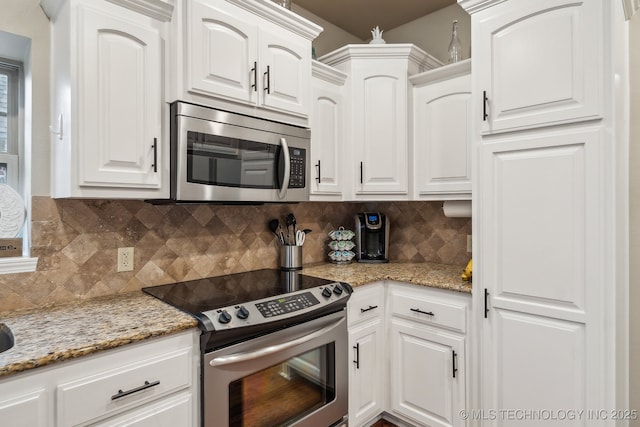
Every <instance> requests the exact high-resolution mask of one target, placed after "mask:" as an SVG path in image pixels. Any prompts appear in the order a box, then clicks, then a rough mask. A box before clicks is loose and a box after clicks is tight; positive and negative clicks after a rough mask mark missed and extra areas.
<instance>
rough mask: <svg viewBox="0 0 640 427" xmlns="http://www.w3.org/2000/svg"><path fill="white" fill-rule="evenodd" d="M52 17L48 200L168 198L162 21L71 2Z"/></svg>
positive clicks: (111, 7) (117, 8)
mask: <svg viewBox="0 0 640 427" xmlns="http://www.w3.org/2000/svg"><path fill="white" fill-rule="evenodd" d="M57 12H58V13H57V14H56V15H54V16H52V23H53V25H52V30H51V31H52V75H53V77H52V81H53V84H52V87H53V89H52V91H53V96H52V98H53V100H52V102H53V108H52V113H53V114H52V123H53V124H52V129H53V130H54V131H58V132H59V131H60V130H61V131H62V132H61V133H59V134H56V135H53V136H52V156H53V167H52V169H53V171H52V176H53V182H52V196H53V197H113V198H145V197H152V198H159V197H166V196H168V191H169V188H168V173H167V171H166V170H165V168H164V163H163V159H164V158H165V155H166V153H165V151H164V146H165V144H163V141H164V138H165V137H167V136H168V135H166V133H164V132H163V128H162V115H163V108H162V98H163V87H164V83H163V79H162V77H163V71H162V70H163V66H164V62H163V61H164V54H163V49H164V36H163V25H164V24H163V23H162V22H160V21H157V20H155V19H153V18H150V17H148V16H145V15H141V14H139V13H136V12H133V11H131V10H128V9H126V8H123V7H120V6H116V5H114V4H111V3H108V2H104V1H100V2H95V1H84V0H69V1H66V2H64V3H62V4H61V5H60V7H59V8H58V10H57Z"/></svg>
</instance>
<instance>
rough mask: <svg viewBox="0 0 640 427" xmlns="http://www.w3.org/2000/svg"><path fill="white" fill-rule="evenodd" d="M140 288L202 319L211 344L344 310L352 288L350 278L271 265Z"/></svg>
mask: <svg viewBox="0 0 640 427" xmlns="http://www.w3.org/2000/svg"><path fill="white" fill-rule="evenodd" d="M142 290H143V291H144V292H146V293H148V294H149V295H152V296H154V297H156V298H158V299H160V300H162V301H164V302H166V303H168V304H171V305H173V306H174V307H176V308H179V309H180V310H182V311H185V312H187V313H189V314H191V315H192V316H194V317H195V318H196V319H198V322H199V326H200V329H201V330H202V332H203V335H207V338H206V341H207V344H206V345H207V348H210V347H212V346H221V345H223V344H229V343H231V342H237V341H241V340H243V339H248V338H250V337H252V336H256V335H261V334H264V333H269V332H270V331H274V330H278V329H282V328H286V327H289V326H292V325H294V324H298V323H301V322H304V321H307V320H310V319H314V318H317V317H320V316H324V315H327V314H329V313H332V312H336V311H340V310H344V309H345V307H346V304H347V300H348V299H349V296H350V295H351V292H352V289H351V287H350V286H349V285H348V284H346V283H339V282H332V281H330V280H325V279H320V278H317V277H311V276H305V275H304V274H301V273H300V272H298V271H292V272H289V271H281V270H270V269H264V270H256V271H249V272H246V273H237V274H230V275H227V276H218V277H209V278H206V279H198V280H191V281H188V282H180V283H173V284H169V285H160V286H152V287H148V288H143V289H142Z"/></svg>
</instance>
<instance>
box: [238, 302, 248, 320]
mask: <svg viewBox="0 0 640 427" xmlns="http://www.w3.org/2000/svg"><path fill="white" fill-rule="evenodd" d="M236 316H238V319H243V320H244V319H246V318H247V317H249V310H247V309H246V308H245V307H244V305H241V306H240V308H239V309H238V311H236Z"/></svg>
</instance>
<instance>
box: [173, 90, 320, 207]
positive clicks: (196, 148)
mask: <svg viewBox="0 0 640 427" xmlns="http://www.w3.org/2000/svg"><path fill="white" fill-rule="evenodd" d="M170 110H171V153H170V154H171V199H172V200H173V201H176V202H200V203H268V202H302V201H307V200H309V184H308V183H309V176H308V174H309V161H310V160H309V141H310V135H311V134H310V131H309V129H305V128H300V127H296V126H291V125H286V124H283V123H276V122H272V121H268V120H263V119H260V118H257V117H249V116H244V115H241V114H235V113H230V112H227V111H221V110H216V109H212V108H208V107H202V106H198V105H193V104H188V103H185V102H180V101H176V102H174V103H172V104H171V109H170Z"/></svg>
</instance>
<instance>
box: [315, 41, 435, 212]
mask: <svg viewBox="0 0 640 427" xmlns="http://www.w3.org/2000/svg"><path fill="white" fill-rule="evenodd" d="M320 60H321V61H322V62H324V63H326V64H328V65H331V66H333V67H335V68H337V69H339V70H341V71H343V72H345V73H346V74H347V75H348V76H349V80H348V82H347V90H346V94H347V95H346V98H347V104H346V105H347V109H346V111H345V135H346V139H347V140H348V141H350V144H351V145H350V147H349V148H348V149H347V150H345V153H346V154H345V156H346V157H347V158H348V159H349V163H348V164H346V165H345V167H346V169H347V170H350V171H351V176H350V179H349V182H350V183H351V184H350V187H351V188H350V194H349V195H348V196H347V197H348V199H352V200H354V199H355V200H359V199H364V200H366V199H376V200H381V199H389V200H408V199H409V198H410V194H409V176H410V174H411V173H412V170H411V167H410V162H409V134H410V132H409V124H410V117H409V114H410V111H411V106H410V100H411V97H410V91H409V89H410V84H409V80H408V79H409V76H411V75H414V74H417V73H419V72H422V71H426V70H428V69H431V68H434V67H437V66H439V65H441V63H440V62H439V61H437V60H436V59H435V58H433V57H431V56H430V55H429V54H427V53H426V52H424V51H422V50H421V49H419V48H418V47H416V46H414V45H411V44H389V45H347V46H345V47H343V48H341V49H338V50H336V51H334V52H332V53H329V54H327V55H325V56H323V57H322V58H320Z"/></svg>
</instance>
